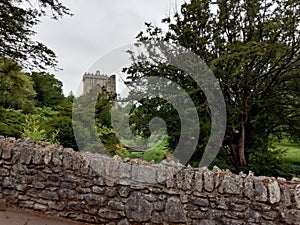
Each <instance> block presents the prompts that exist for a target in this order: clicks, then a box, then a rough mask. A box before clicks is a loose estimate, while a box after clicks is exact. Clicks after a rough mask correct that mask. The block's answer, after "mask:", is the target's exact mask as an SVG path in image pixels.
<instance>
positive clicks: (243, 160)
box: [238, 120, 247, 166]
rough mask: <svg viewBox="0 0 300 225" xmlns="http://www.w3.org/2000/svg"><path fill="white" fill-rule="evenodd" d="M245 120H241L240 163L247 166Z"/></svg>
mask: <svg viewBox="0 0 300 225" xmlns="http://www.w3.org/2000/svg"><path fill="white" fill-rule="evenodd" d="M245 129H246V128H245V121H243V120H242V122H241V133H240V137H239V140H238V152H239V153H238V154H239V163H240V165H241V166H246V165H247V161H246V156H245Z"/></svg>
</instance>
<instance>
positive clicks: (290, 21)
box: [125, 0, 300, 170]
mask: <svg viewBox="0 0 300 225" xmlns="http://www.w3.org/2000/svg"><path fill="white" fill-rule="evenodd" d="M162 21H163V22H164V23H166V24H167V26H168V30H167V31H166V32H163V31H162V29H160V28H158V27H155V26H153V25H152V24H146V28H147V29H146V32H141V33H140V34H139V35H138V36H137V38H138V41H145V40H164V41H170V42H173V43H177V44H178V45H181V46H183V47H185V48H187V49H189V50H191V51H192V52H194V53H195V54H197V55H199V56H200V57H201V58H202V59H203V60H204V61H205V62H206V64H207V65H208V66H209V67H210V68H211V70H212V71H213V72H214V74H215V76H216V77H217V79H218V80H219V82H220V84H221V87H222V91H223V94H224V97H225V101H226V105H227V111H228V121H227V132H226V137H225V140H224V142H223V148H224V149H230V152H231V158H230V159H231V160H228V163H230V165H231V166H232V168H234V169H236V170H238V169H239V168H243V167H245V166H246V165H248V164H249V160H250V161H251V154H252V152H253V151H254V150H255V151H261V152H264V151H269V143H268V137H269V134H270V133H276V132H277V131H280V132H281V131H282V129H286V128H289V129H291V128H292V127H295V129H293V131H298V132H299V128H298V130H297V129H296V125H297V124H299V123H300V115H299V94H300V93H299V92H300V89H299V86H297V85H298V84H299V79H300V77H299V69H300V55H299V53H300V26H299V22H300V2H299V1H298V0H282V1H271V0H244V1H239V0H191V1H190V2H189V3H184V4H183V5H182V6H181V10H180V12H176V13H175V15H174V16H173V17H168V18H165V19H163V20H162ZM161 68H162V66H161V65H159V64H158V65H149V62H146V61H145V60H141V58H136V60H135V61H134V62H133V64H132V65H131V67H130V68H127V69H125V71H127V73H128V74H130V76H129V80H130V81H133V80H135V79H137V78H139V77H142V76H149V75H155V76H165V77H167V78H169V79H171V80H173V81H175V82H177V83H178V84H180V85H181V86H182V87H184V88H185V90H186V91H189V88H188V87H189V86H190V87H193V90H194V91H193V92H192V94H191V92H189V93H190V94H191V95H193V96H194V98H193V99H194V101H196V103H197V101H198V103H197V104H198V106H199V107H200V108H202V109H200V111H201V110H202V112H203V111H204V109H203V106H204V105H202V106H201V104H199V102H200V103H201V102H202V104H203V103H205V101H206V100H205V97H204V96H203V94H202V95H201V94H200V92H199V90H200V88H199V87H195V86H194V83H193V82H192V81H190V80H189V76H186V75H182V74H181V73H174V72H173V73H166V72H165V71H166V69H165V70H161ZM167 69H170V68H167ZM197 104H196V105H197ZM200 111H199V112H200ZM298 126H299V125H298Z"/></svg>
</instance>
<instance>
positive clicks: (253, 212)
mask: <svg viewBox="0 0 300 225" xmlns="http://www.w3.org/2000/svg"><path fill="white" fill-rule="evenodd" d="M0 197H1V198H2V199H6V200H7V201H8V202H9V203H10V204H14V205H17V206H20V207H24V208H28V209H33V210H37V211H42V212H45V213H46V214H49V215H56V216H61V217H67V218H72V219H74V220H78V221H85V222H89V223H98V224H111V225H113V224H116V225H125V224H201V225H223V224H224V225H225V224H228V225H240V224H250V225H251V224H253V225H254V224H270V225H273V224H280V225H282V224H300V181H299V180H297V179H294V180H292V181H286V180H285V179H282V178H277V179H275V178H269V177H255V176H253V174H249V175H245V174H240V175H234V174H232V173H230V172H226V171H221V170H219V169H218V168H214V169H213V170H207V169H205V168H199V169H198V168H197V169H193V168H190V167H184V166H180V165H178V164H175V163H169V164H166V163H163V164H153V165H152V164H149V163H147V162H142V161H138V160H131V161H130V160H128V161H127V162H124V161H122V160H121V159H119V158H117V157H115V158H110V157H107V156H104V155H95V154H91V153H77V152H74V151H73V150H72V149H64V148H63V147H61V146H59V145H51V144H47V143H43V142H38V143H33V142H31V141H29V140H15V139H12V138H3V137H0Z"/></svg>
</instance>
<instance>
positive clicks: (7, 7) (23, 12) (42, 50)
mask: <svg viewBox="0 0 300 225" xmlns="http://www.w3.org/2000/svg"><path fill="white" fill-rule="evenodd" d="M49 13H50V16H51V17H52V18H53V19H56V20H57V19H59V18H60V17H62V16H63V15H71V13H70V11H69V9H68V8H66V7H65V6H63V5H62V4H61V3H60V2H59V1H58V0H38V1H32V0H1V1H0V56H1V57H5V58H8V59H12V60H13V61H16V62H18V63H20V64H22V65H24V66H26V67H31V68H40V69H44V68H45V66H51V67H56V66H57V61H56V55H55V53H54V52H53V51H52V50H50V49H49V48H48V47H46V46H45V45H44V44H42V43H41V42H38V41H34V40H32V36H33V35H34V34H35V33H36V32H35V31H34V29H33V28H34V26H35V25H37V24H39V23H40V18H41V17H43V16H46V15H49Z"/></svg>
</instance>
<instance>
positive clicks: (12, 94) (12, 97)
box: [0, 57, 36, 111]
mask: <svg viewBox="0 0 300 225" xmlns="http://www.w3.org/2000/svg"><path fill="white" fill-rule="evenodd" d="M35 94H36V93H35V91H34V89H33V82H32V80H31V78H30V77H29V76H28V75H27V74H25V73H23V72H21V67H20V66H19V65H18V64H17V63H15V62H12V61H11V60H7V59H4V58H1V57H0V105H1V106H3V107H4V108H14V109H23V110H25V111H30V110H32V108H33V106H34V101H33V98H34V96H35Z"/></svg>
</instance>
